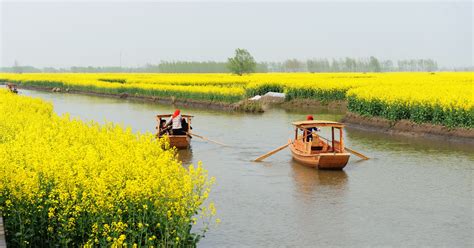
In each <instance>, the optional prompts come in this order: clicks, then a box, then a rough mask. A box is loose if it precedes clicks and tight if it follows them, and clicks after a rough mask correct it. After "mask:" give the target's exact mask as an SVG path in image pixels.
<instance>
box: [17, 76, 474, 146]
mask: <svg viewBox="0 0 474 248" xmlns="http://www.w3.org/2000/svg"><path fill="white" fill-rule="evenodd" d="M19 88H20V89H29V90H38V91H46V92H53V91H54V92H62V93H71V94H83V95H93V96H102V97H111V98H121V99H130V100H135V101H144V102H155V103H160V104H173V105H176V106H183V107H198V108H205V109H214V110H222V111H243V112H249V113H262V112H264V110H265V109H267V108H268V107H270V106H272V107H279V108H283V109H286V110H289V111H296V110H304V111H308V112H311V111H313V110H320V109H326V110H329V111H334V112H338V113H345V117H344V118H343V119H342V122H344V123H346V124H347V125H348V126H349V127H352V128H357V129H362V130H367V131H376V132H383V133H389V134H394V135H404V136H415V137H417V136H431V137H439V138H447V139H449V140H452V141H460V142H466V143H472V144H474V130H473V129H466V128H448V127H445V126H441V125H434V124H428V123H423V124H418V123H415V122H413V121H410V120H400V121H396V122H394V121H390V120H387V119H384V118H380V117H366V116H361V115H358V114H355V113H352V112H349V111H348V109H347V101H343V100H338V101H330V102H321V101H318V100H310V99H294V100H290V101H285V102H272V101H266V100H263V101H249V100H242V101H240V102H238V103H224V102H213V101H200V100H192V99H174V98H163V97H151V96H143V95H131V94H127V93H122V94H111V93H99V92H93V91H84V90H77V89H63V88H57V87H39V86H31V85H19Z"/></svg>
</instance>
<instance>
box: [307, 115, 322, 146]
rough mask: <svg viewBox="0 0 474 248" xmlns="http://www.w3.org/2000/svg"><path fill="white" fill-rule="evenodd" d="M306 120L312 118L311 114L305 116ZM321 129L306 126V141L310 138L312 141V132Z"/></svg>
mask: <svg viewBox="0 0 474 248" xmlns="http://www.w3.org/2000/svg"><path fill="white" fill-rule="evenodd" d="M306 120H307V121H312V120H314V118H313V116H312V115H308V116H306ZM319 131H321V130H320V129H319V128H317V127H310V128H306V133H307V135H306V142H309V141H310V140H311V141H313V132H319Z"/></svg>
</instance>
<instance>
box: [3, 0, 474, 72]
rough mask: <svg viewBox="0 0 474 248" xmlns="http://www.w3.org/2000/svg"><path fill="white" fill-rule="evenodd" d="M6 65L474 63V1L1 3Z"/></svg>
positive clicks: (446, 65) (460, 65)
mask: <svg viewBox="0 0 474 248" xmlns="http://www.w3.org/2000/svg"><path fill="white" fill-rule="evenodd" d="M0 6H1V7H0V8H1V10H0V11H1V12H0V13H2V14H1V18H0V19H1V33H0V34H1V39H0V43H1V44H0V45H1V49H0V57H1V60H0V66H3V67H7V66H12V65H13V63H14V61H15V60H16V61H18V63H19V64H20V65H31V66H35V67H49V66H52V67H70V66H119V65H120V64H121V65H122V66H125V67H135V66H142V65H144V64H146V63H158V62H159V61H162V60H168V61H173V60H174V61H178V60H180V61H225V60H226V59H227V58H228V57H230V56H232V55H233V52H234V49H235V48H245V49H247V50H249V51H250V53H251V54H252V55H253V56H254V57H255V59H256V60H257V61H282V60H285V59H290V58H296V59H301V60H306V59H311V58H342V57H356V58H360V57H369V56H375V57H377V58H379V59H391V60H394V61H396V60H402V59H411V58H419V59H421V58H431V59H434V60H436V61H437V62H438V63H439V65H440V66H445V67H472V66H473V49H472V41H473V32H472V11H473V5H472V3H471V2H454V3H450V2H426V1H423V2H418V3H408V2H383V3H375V2H354V1H351V2H334V3H329V2H300V3H285V2H268V1H265V2H259V3H251V2H205V3H203V2H200V3H198V2H181V3H173V2H136V3H133V2H110V1H109V2H99V3H94V2H68V3H60V2H39V1H36V2H19V3H13V2H1V3H0Z"/></svg>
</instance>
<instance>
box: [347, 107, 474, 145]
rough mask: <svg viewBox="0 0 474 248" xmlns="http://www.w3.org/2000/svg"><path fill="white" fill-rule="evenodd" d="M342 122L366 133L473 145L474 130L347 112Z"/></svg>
mask: <svg viewBox="0 0 474 248" xmlns="http://www.w3.org/2000/svg"><path fill="white" fill-rule="evenodd" d="M342 122H344V123H346V124H347V126H348V127H352V128H357V129H362V130H366V131H377V132H383V133H388V134H391V135H392V134H394V135H404V136H411V137H421V136H429V137H436V138H443V139H448V140H450V141H461V142H466V143H471V144H474V130H473V129H467V128H448V127H445V126H441V125H433V124H428V123H415V122H413V121H409V120H399V121H390V120H387V119H383V118H380V117H366V116H361V115H358V114H354V113H351V112H347V113H346V115H345V116H344V118H343V119H342Z"/></svg>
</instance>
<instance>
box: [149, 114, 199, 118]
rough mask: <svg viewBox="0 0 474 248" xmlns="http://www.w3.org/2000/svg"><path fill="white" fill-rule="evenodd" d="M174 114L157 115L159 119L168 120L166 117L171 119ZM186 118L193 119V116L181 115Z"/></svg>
mask: <svg viewBox="0 0 474 248" xmlns="http://www.w3.org/2000/svg"><path fill="white" fill-rule="evenodd" d="M171 116H172V114H164V115H156V117H157V118H166V117H171ZM181 116H182V117H184V118H193V117H194V116H193V115H181Z"/></svg>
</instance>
